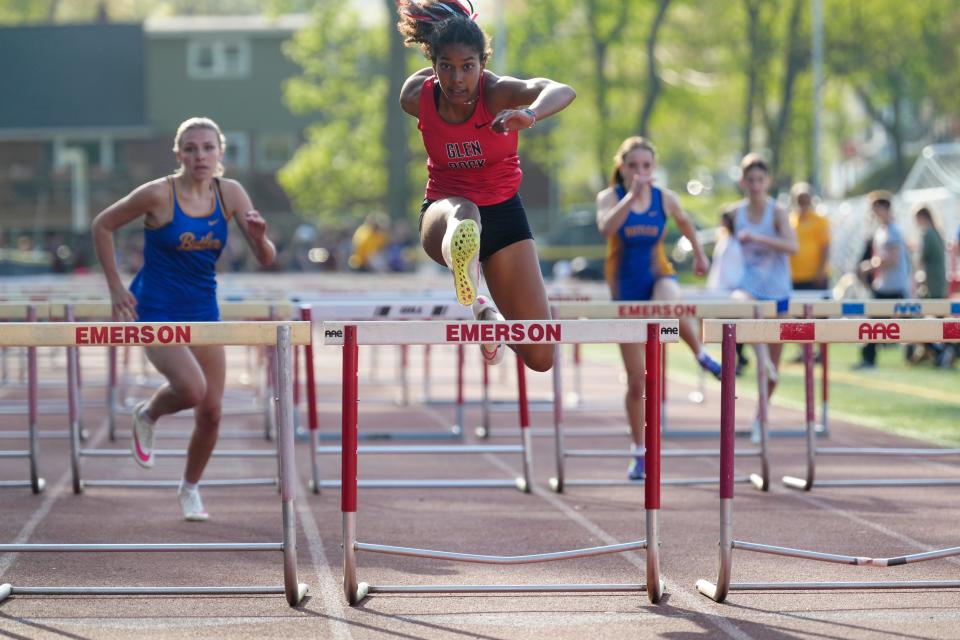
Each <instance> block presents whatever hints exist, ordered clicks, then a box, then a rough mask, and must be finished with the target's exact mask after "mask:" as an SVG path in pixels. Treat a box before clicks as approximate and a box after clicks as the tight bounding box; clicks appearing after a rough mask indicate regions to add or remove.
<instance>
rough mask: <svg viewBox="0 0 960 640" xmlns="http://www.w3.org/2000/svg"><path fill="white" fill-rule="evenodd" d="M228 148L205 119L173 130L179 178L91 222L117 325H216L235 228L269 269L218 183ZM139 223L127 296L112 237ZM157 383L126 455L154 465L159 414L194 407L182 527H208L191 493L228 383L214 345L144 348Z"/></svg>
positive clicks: (231, 186)
mask: <svg viewBox="0 0 960 640" xmlns="http://www.w3.org/2000/svg"><path fill="white" fill-rule="evenodd" d="M225 148H226V141H225V140H224V137H223V134H222V133H220V128H219V127H218V126H217V124H216V123H215V122H213V121H212V120H210V119H208V118H191V119H189V120H187V121H185V122H184V123H183V124H181V125H180V127H179V129H178V130H177V135H176V138H175V140H174V147H173V151H174V153H175V155H176V158H177V161H178V162H179V163H180V169H179V170H178V171H177V173H176V174H175V175H173V176H170V177H166V178H160V179H158V180H154V181H152V182H148V183H146V184H144V185H141V186H139V187H137V188H136V189H134V190H133V192H131V193H130V194H129V195H128V196H126V197H125V198H122V199H121V200H118V201H117V202H115V203H114V204H112V205H110V206H109V207H107V208H106V209H104V210H103V211H102V212H101V213H100V214H99V215H98V216H97V217H96V219H95V220H94V221H93V242H94V247H95V249H96V252H97V257H98V258H99V260H100V265H101V266H102V267H103V273H104V276H105V277H106V280H107V285H108V286H109V287H110V298H111V301H112V303H113V314H114V317H115V318H116V319H117V320H122V321H128V322H129V321H137V320H139V321H143V322H183V321H217V320H219V319H220V311H219V308H218V307H217V282H216V275H215V265H216V262H217V258H218V257H219V256H220V252H221V251H222V250H223V247H224V246H225V245H226V242H227V224H228V223H229V221H230V220H231V219H235V220H236V222H237V226H238V227H239V229H240V231H241V232H242V233H243V235H244V237H245V238H246V240H247V244H248V245H249V246H250V249H251V250H252V251H253V253H254V255H255V256H256V257H257V260H258V261H259V262H260V264H262V265H264V266H269V265H270V264H272V263H273V260H274V258H275V257H276V254H277V252H276V249H275V248H274V246H273V243H272V242H270V240H269V238H267V233H266V232H267V223H266V222H265V221H264V220H263V218H262V217H260V214H259V213H258V212H257V211H256V210H255V209H254V208H253V203H251V201H250V197H249V196H248V195H247V192H246V191H245V190H244V188H243V187H242V186H241V185H240V183H239V182H237V181H235V180H227V179H220V178H219V176H220V175H221V174H222V173H223V166H222V165H221V161H222V160H223V152H224V149H225ZM140 217H143V218H144V263H143V268H142V269H141V270H140V272H139V273H138V274H137V275H136V277H135V278H134V280H133V282H132V283H131V285H130V289H129V290H128V289H126V288H125V287H124V286H123V283H122V282H121V280H120V275H119V273H118V271H117V262H116V257H115V255H114V243H113V232H114V231H115V230H116V229H118V228H120V227H122V226H123V225H125V224H127V223H129V222H132V221H133V220H135V219H137V218H140ZM144 349H146V352H147V357H148V358H149V359H150V362H152V363H153V365H154V366H155V367H156V368H157V370H158V371H159V372H160V373H161V374H163V375H164V377H166V379H167V383H166V384H164V385H163V386H162V387H160V389H158V390H157V392H156V393H154V394H153V397H151V398H150V399H149V400H147V401H146V402H142V403H140V404H138V405H137V406H136V407H134V411H133V433H132V437H131V439H130V448H131V451H132V453H133V458H134V460H135V461H136V462H137V464H139V465H141V466H143V467H148V468H149V467H152V466H153V463H154V455H153V440H154V425H155V423H156V421H157V420H158V419H159V418H160V417H161V416H165V415H169V414H172V413H176V412H178V411H181V410H183V409H189V408H193V409H194V413H195V416H196V426H195V428H194V431H193V435H192V437H191V439H190V445H189V446H188V448H187V461H186V467H185V469H184V472H183V479H182V480H181V483H180V489H179V491H178V497H179V501H180V507H181V509H182V511H183V516H184V518H185V519H187V520H206V519H207V517H208V516H207V512H206V511H205V510H204V508H203V503H202V502H201V500H200V493H199V491H198V490H197V484H198V483H199V482H200V477H201V475H202V474H203V470H204V467H206V464H207V461H208V460H209V459H210V455H211V454H212V453H213V448H214V446H215V445H216V442H217V431H218V429H219V427H220V407H221V403H222V396H223V386H224V380H225V377H226V359H225V356H224V350H223V347H221V346H193V347H183V346H172V347H144Z"/></svg>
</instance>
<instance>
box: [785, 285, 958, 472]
mask: <svg viewBox="0 0 960 640" xmlns="http://www.w3.org/2000/svg"><path fill="white" fill-rule="evenodd" d="M836 306H837V305H836V303H832V304H825V305H823V306H821V307H820V308H819V309H816V310H812V312H811V313H810V315H811V316H816V315H821V314H828V313H831V312H836V311H837V309H836ZM842 306H843V309H842V310H841V312H843V313H845V314H848V315H849V314H852V313H856V314H857V315H860V314H862V315H864V316H868V317H869V316H874V317H875V316H878V315H882V314H884V313H885V312H886V317H887V318H889V319H885V320H877V321H873V320H862V321H860V324H859V326H860V327H861V329H860V333H863V334H865V336H866V337H869V336H870V335H872V333H877V332H880V331H881V329H882V330H883V331H886V332H887V333H888V334H889V333H891V332H893V333H896V334H900V333H901V328H900V327H901V325H902V322H903V321H902V320H899V318H904V317H915V316H935V317H945V316H952V315H958V314H960V302H957V301H952V300H869V301H863V302H853V303H851V302H843V303H842ZM935 322H937V321H935ZM943 322H944V325H943V334H944V335H935V337H934V338H933V339H927V340H923V342H952V341H953V340H950V339H947V338H945V337H944V336H945V335H946V334H947V333H948V332H949V331H953V329H948V327H952V326H953V325H954V324H956V325H958V326H960V323H957V322H953V321H943ZM948 323H949V324H948ZM874 327H876V328H877V329H876V331H874ZM934 334H936V331H934ZM871 342H878V340H871ZM887 342H903V343H906V342H913V340H910V339H909V338H906V337H905V338H903V339H900V340H897V339H890V340H887ZM821 344H822V347H826V345H827V344H829V343H826V342H824V343H821ZM807 347H808V345H804V348H805V349H806V348H807ZM804 359H805V360H812V358H807V357H806V354H805V358H804ZM812 368H813V365H812V362H810V363H809V364H808V366H807V369H808V370H810V369H812ZM824 376H826V370H824ZM811 400H812V399H811V397H810V395H809V394H808V398H807V402H808V404H809V403H810V402H811ZM807 411H808V412H809V411H811V409H810V407H809V406H808V408H807ZM806 435H807V441H806V445H807V446H806V452H807V456H806V457H807V460H806V473H805V476H804V477H802V478H799V477H796V476H784V477H783V484H784V486H786V487H789V488H791V489H798V490H800V491H810V490H812V489H813V488H814V487H815V486H816V487H823V488H843V487H910V486H913V487H916V486H925V487H935V486H958V485H960V478H940V479H933V478H924V479H921V478H916V479H910V478H884V479H866V478H848V479H830V480H822V479H817V473H816V465H817V456H843V457H861V456H862V457H872V456H878V457H887V458H889V457H898V456H903V457H914V458H940V457H958V456H960V449H948V448H884V447H818V446H817V442H816V438H815V437H814V435H816V434H815V433H814V434H811V426H810V422H809V421H808V423H807V429H806Z"/></svg>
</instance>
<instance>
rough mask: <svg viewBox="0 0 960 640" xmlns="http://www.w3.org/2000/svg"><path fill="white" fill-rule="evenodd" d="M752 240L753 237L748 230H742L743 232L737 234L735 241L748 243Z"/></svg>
mask: <svg viewBox="0 0 960 640" xmlns="http://www.w3.org/2000/svg"><path fill="white" fill-rule="evenodd" d="M753 239H754V236H753V234H752V233H750V231H749V229H744V230H743V231H741V232H740V233H738V234H737V240H739V241H740V242H750V241H751V240H753Z"/></svg>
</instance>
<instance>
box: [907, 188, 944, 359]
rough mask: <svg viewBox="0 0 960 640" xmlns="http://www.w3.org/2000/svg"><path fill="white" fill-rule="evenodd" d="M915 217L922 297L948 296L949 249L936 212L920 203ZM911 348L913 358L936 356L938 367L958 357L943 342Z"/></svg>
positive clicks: (916, 275) (918, 282) (918, 292)
mask: <svg viewBox="0 0 960 640" xmlns="http://www.w3.org/2000/svg"><path fill="white" fill-rule="evenodd" d="M913 215H914V219H915V220H916V222H917V229H918V231H919V232H920V243H919V247H918V252H917V256H916V257H917V268H916V271H915V272H914V279H915V281H916V285H917V297H919V298H945V297H946V296H947V267H946V260H947V256H946V250H945V248H944V245H943V236H941V235H940V231H939V230H938V229H937V225H936V224H935V223H934V221H933V215H932V214H931V213H930V209H928V208H927V207H926V206H921V207H918V208H917V209H916V210H915V211H914V214H913ZM913 346H914V345H910V346H909V347H908V349H907V351H908V358H909V359H910V361H911V362H919V361H920V360H922V359H924V357H926V356H931V357H933V360H934V363H935V364H936V366H938V367H946V366H949V365H950V364H951V363H952V362H953V359H954V355H955V352H954V349H952V348H947V347H945V346H944V345H943V344H926V345H923V348H922V349H919V348H911V347H913Z"/></svg>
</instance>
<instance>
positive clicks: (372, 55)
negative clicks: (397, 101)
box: [278, 3, 389, 221]
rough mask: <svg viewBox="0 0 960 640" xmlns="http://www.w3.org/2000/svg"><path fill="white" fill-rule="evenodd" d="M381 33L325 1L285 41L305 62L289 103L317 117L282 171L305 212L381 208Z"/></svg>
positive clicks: (328, 216)
mask: <svg viewBox="0 0 960 640" xmlns="http://www.w3.org/2000/svg"><path fill="white" fill-rule="evenodd" d="M384 36H385V32H384V30H383V29H373V28H366V27H364V26H363V25H362V24H361V22H360V19H359V17H358V16H357V15H356V14H355V13H354V12H352V11H349V10H344V7H343V6H342V5H340V4H336V3H320V4H319V5H317V8H316V9H315V11H314V14H313V21H312V24H311V26H310V27H309V28H307V29H305V30H303V31H302V32H300V33H299V34H297V36H296V37H295V38H294V40H293V41H292V42H291V43H289V46H288V47H287V53H288V55H289V56H290V57H291V58H292V59H293V60H294V61H295V62H297V63H298V64H299V65H300V66H301V67H302V68H303V74H302V75H300V76H298V77H297V78H294V79H292V80H290V81H288V83H287V86H286V88H285V91H286V100H287V103H288V104H289V105H290V108H291V109H292V110H293V111H294V112H296V113H300V114H303V113H311V114H315V115H316V122H315V123H314V124H312V125H311V126H310V127H308V128H307V131H306V143H305V144H304V145H303V146H301V147H300V148H299V149H298V150H297V152H296V153H295V155H294V157H293V159H291V161H290V162H289V163H288V164H287V165H286V166H285V167H284V168H283V169H281V170H280V172H279V175H278V178H279V181H280V184H281V185H282V186H283V188H284V189H285V190H286V192H287V193H288V195H289V196H290V197H291V198H292V199H293V201H294V203H295V205H296V206H297V208H298V209H299V210H300V211H302V212H304V213H305V214H308V215H312V216H316V217H318V218H320V219H321V220H324V219H325V220H328V221H330V220H336V219H339V218H341V217H342V215H343V214H344V213H347V214H350V215H352V216H357V217H358V216H359V215H361V214H362V213H366V212H370V211H372V210H382V209H383V208H384V202H385V200H386V169H385V166H386V165H385V160H386V152H385V148H384V145H383V131H384V127H385V122H386V115H385V113H386V110H385V109H384V104H385V103H386V102H387V96H388V87H389V83H388V79H387V77H386V75H385V73H384V68H385V67H386V52H387V42H386V38H385V37H384Z"/></svg>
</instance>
